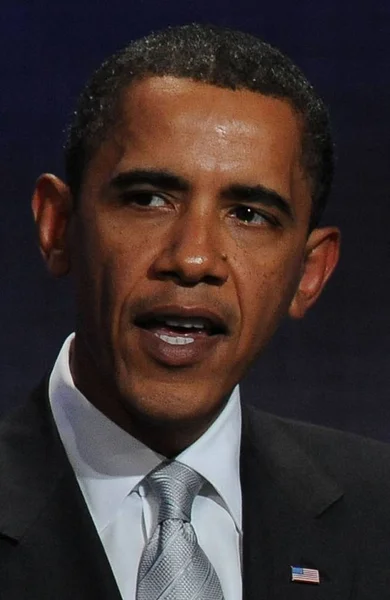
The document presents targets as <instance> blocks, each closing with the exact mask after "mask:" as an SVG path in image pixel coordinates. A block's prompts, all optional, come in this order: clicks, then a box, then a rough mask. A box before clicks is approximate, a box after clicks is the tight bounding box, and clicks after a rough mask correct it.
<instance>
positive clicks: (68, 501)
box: [0, 385, 120, 600]
mask: <svg viewBox="0 0 390 600" xmlns="http://www.w3.org/2000/svg"><path fill="white" fill-rule="evenodd" d="M0 437H1V447H0V482H1V486H0V562H1V563H2V565H5V566H6V567H7V569H8V570H9V578H8V580H9V582H12V583H10V593H9V595H5V594H4V598H6V599H7V600H8V598H12V599H13V598H15V599H16V598H19V597H24V596H23V591H22V589H21V590H19V591H17V589H18V588H17V586H18V585H24V586H26V585H29V587H30V589H32V590H34V595H35V596H36V597H42V598H56V600H70V599H72V600H79V599H80V600H81V599H83V600H85V599H86V598H94V600H103V599H106V598H112V599H115V598H118V600H119V598H120V594H119V591H118V588H117V586H116V583H115V580H114V577H113V574H112V571H111V568H110V565H109V563H108V560H107V558H106V555H105V552H104V549H103V546H102V544H101V542H100V540H99V537H98V534H97V532H96V529H95V527H94V524H93V522H92V519H91V517H90V514H89V511H88V509H87V507H86V504H85V502H84V499H83V497H82V494H81V491H80V489H79V486H78V484H77V481H76V478H75V476H74V473H73V470H72V468H71V466H70V464H69V462H68V459H67V457H66V454H65V451H64V449H63V446H62V444H61V442H60V439H59V436H58V434H57V430H56V427H55V424H54V422H53V419H52V417H51V413H50V411H49V409H48V402H47V393H46V385H42V386H41V387H40V388H39V390H38V391H37V392H36V393H35V395H34V397H33V401H32V402H30V403H29V404H28V405H27V406H26V407H23V408H22V409H20V410H19V411H17V412H16V413H15V414H14V415H13V416H12V417H9V418H7V419H6V420H5V421H4V422H3V423H2V424H1V436H0ZM1 538H3V539H1ZM58 540H60V543H58ZM11 555H12V556H11ZM38 557H39V560H38V561H37V558H38ZM13 570H14V573H15V574H14V576H13V577H12V573H13ZM21 570H23V573H24V577H23V583H20V584H19V583H18V579H20V578H18V576H17V573H18V572H19V573H20V572H21ZM15 586H16V588H15Z"/></svg>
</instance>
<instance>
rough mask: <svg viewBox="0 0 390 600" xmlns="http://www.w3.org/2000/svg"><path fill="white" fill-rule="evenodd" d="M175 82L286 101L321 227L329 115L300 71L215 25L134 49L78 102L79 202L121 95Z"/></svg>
mask: <svg viewBox="0 0 390 600" xmlns="http://www.w3.org/2000/svg"><path fill="white" fill-rule="evenodd" d="M164 75H170V76H174V77H178V78H189V79H192V80H194V81H199V82H202V83H207V84H210V85H215V86H218V87H222V88H228V89H232V90H242V89H245V90H250V91H253V92H258V93H260V94H263V95H265V96H272V97H274V98H279V99H283V100H285V101H287V102H288V103H289V104H290V105H291V107H292V108H293V109H294V111H295V112H296V113H297V115H298V117H299V118H300V120H301V123H302V166H303V168H304V170H305V173H306V174H307V176H308V178H309V181H310V183H311V190H312V202H313V207H312V216H311V224H310V225H311V228H312V227H314V226H316V224H317V223H318V221H319V219H320V217H321V214H322V212H323V209H324V207H325V204H326V201H327V197H328V195H329V191H330V188H331V183H332V178H333V167H334V159H333V142H332V136H331V131H330V123H329V116H328V111H327V109H326V107H325V105H324V103H323V101H322V100H321V99H320V98H319V97H318V95H317V94H316V93H315V92H314V90H313V87H312V86H311V84H310V83H309V82H308V80H307V79H306V77H305V76H304V75H303V73H302V72H301V70H300V69H299V68H298V67H297V66H296V65H294V64H293V63H292V62H291V60H290V59H289V58H288V57H286V56H285V55H284V54H282V53H281V52H280V51H279V50H277V49H276V48H274V47H272V46H270V45H269V44H267V43H266V42H264V41H262V40H261V39H259V38H257V37H254V36H252V35H249V34H247V33H243V32H240V31H233V30H231V29H225V28H220V27H215V26H213V25H200V24H191V25H182V26H179V27H169V28H167V29H165V30H163V31H160V32H157V33H151V34H150V35H148V36H146V37H144V38H142V39H139V40H136V41H133V42H131V43H130V44H129V45H128V46H127V47H126V48H124V49H123V50H121V51H120V52H118V53H117V54H115V55H113V56H111V57H110V58H108V59H107V60H106V61H105V62H104V63H103V64H102V65H101V67H100V68H99V69H98V70H97V71H96V72H95V73H94V74H93V76H92V78H91V79H90V81H89V82H88V83H87V85H86V87H85V89H84V90H83V92H82V93H81V95H80V98H79V101H78V105H77V109H76V111H75V113H74V116H73V120H72V123H71V125H70V127H69V129H68V136H67V141H66V144H65V168H66V178H67V183H68V185H69V187H70V189H71V192H72V194H73V195H74V197H75V198H77V197H78V194H79V192H80V187H81V184H82V181H83V176H84V173H85V170H86V167H87V165H88V162H89V160H90V159H91V157H92V156H93V154H94V152H95V151H96V150H97V148H98V147H99V145H100V144H101V143H102V141H103V140H104V139H105V138H106V137H107V136H108V135H109V133H110V131H111V128H112V127H113V126H114V124H115V122H116V119H117V118H118V111H119V110H120V104H121V102H120V100H121V97H122V92H123V90H124V89H125V88H127V87H128V86H129V85H130V84H131V83H132V82H133V81H136V80H140V79H143V78H146V77H149V76H164Z"/></svg>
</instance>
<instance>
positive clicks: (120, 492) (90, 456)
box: [49, 334, 242, 532]
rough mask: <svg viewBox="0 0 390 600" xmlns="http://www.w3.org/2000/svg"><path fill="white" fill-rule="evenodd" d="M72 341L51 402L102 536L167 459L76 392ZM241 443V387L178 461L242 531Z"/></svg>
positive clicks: (54, 376) (57, 369)
mask: <svg viewBox="0 0 390 600" xmlns="http://www.w3.org/2000/svg"><path fill="white" fill-rule="evenodd" d="M73 337H74V334H72V335H71V336H69V337H68V338H67V339H66V341H65V342H64V345H63V347H62V349H61V351H60V353H59V355H58V358H57V360H56V362H55V365H54V368H53V371H52V373H51V376H50V380H49V399H50V405H51V409H52V412H53V416H54V420H55V422H56V425H57V428H58V432H59V435H60V438H61V440H62V443H63V445H64V447H65V450H66V452H67V455H68V458H69V461H70V463H71V465H72V467H73V469H74V471H75V474H76V477H77V480H78V482H79V485H80V488H81V490H82V492H83V494H84V497H85V500H86V502H87V505H88V508H89V510H90V512H91V514H92V516H93V518H94V521H95V523H96V526H97V529H98V531H99V532H101V531H103V529H104V528H105V527H106V526H107V525H108V524H109V522H110V521H111V520H112V519H113V517H114V516H115V514H116V512H117V510H118V509H119V507H120V505H121V504H122V502H123V500H124V499H125V498H126V496H128V494H129V493H130V492H131V491H132V490H133V489H134V488H135V487H136V486H137V485H138V484H139V482H140V481H141V480H142V479H143V478H144V477H145V476H146V475H147V474H148V473H149V472H150V471H151V470H152V469H154V468H155V467H156V466H157V465H158V464H159V463H160V462H161V461H162V460H163V459H164V457H163V456H161V455H160V454H158V453H157V452H154V451H153V450H151V449H150V448H148V447H147V446H145V444H143V443H142V442H140V441H139V440H137V439H136V438H134V437H133V436H131V435H130V434H129V433H127V432H125V431H124V430H123V429H121V428H120V427H119V426H118V425H116V424H115V423H113V422H112V421H110V419H108V418H107V417H106V416H105V415H104V414H103V413H101V412H100V411H99V410H97V409H96V408H95V407H94V406H93V405H92V404H91V403H90V402H89V401H88V400H87V398H86V397H85V396H84V395H83V394H82V393H81V392H80V391H79V390H78V389H77V388H76V387H75V385H74V382H73V378H72V375H71V372H70V367H69V351H70V346H71V343H72V340H73ZM240 439H241V408H240V396H239V389H238V386H237V387H236V388H235V389H234V391H233V393H232V394H231V396H230V398H229V400H228V402H227V404H226V406H225V408H224V409H223V411H222V412H221V414H220V415H219V416H218V418H217V419H216V420H215V421H214V423H213V424H212V425H211V426H210V427H209V429H208V430H207V431H206V432H205V433H204V434H203V435H202V436H201V437H200V438H199V439H198V440H197V441H196V442H195V443H194V444H192V445H191V446H189V447H188V448H187V449H186V450H184V451H183V452H182V453H181V454H180V455H179V456H177V460H180V461H181V462H183V463H184V464H187V465H188V466H190V467H192V468H193V469H195V470H196V471H197V472H198V473H200V474H201V475H202V476H203V477H204V478H205V479H206V480H207V481H208V482H209V483H210V484H211V485H212V486H213V488H214V489H215V490H216V492H217V493H218V494H219V496H220V497H221V499H222V502H223V504H224V505H225V507H226V509H227V510H228V511H229V513H230V514H231V516H232V518H233V520H234V522H235V525H236V527H237V528H238V530H240V531H241V522H242V515H241V487H240V477H239V453H240Z"/></svg>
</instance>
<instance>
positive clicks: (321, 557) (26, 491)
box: [0, 386, 390, 600]
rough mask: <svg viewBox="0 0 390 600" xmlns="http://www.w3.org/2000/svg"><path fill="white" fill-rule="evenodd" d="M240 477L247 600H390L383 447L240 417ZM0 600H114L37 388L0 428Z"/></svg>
mask: <svg viewBox="0 0 390 600" xmlns="http://www.w3.org/2000/svg"><path fill="white" fill-rule="evenodd" d="M241 470H242V472H241V476H242V492H243V514H244V561H243V579H244V600H271V599H273V600H276V599H277V600H289V599H298V598H299V599H304V600H305V599H309V598H310V599H313V600H319V599H325V598H326V599H328V600H338V599H344V600H345V599H349V600H385V599H386V600H389V598H390V447H388V446H387V445H384V444H380V443H377V442H373V441H369V440H363V439H361V438H358V437H357V436H351V435H346V434H342V433H339V432H335V431H331V430H326V429H323V428H319V427H314V426H311V425H303V424H299V423H294V422H289V421H286V420H283V419H280V418H277V417H274V416H271V415H267V414H264V413H261V412H259V411H257V410H255V409H252V408H249V407H245V406H244V407H243V435H242V451H241ZM221 552H223V548H221ZM291 566H303V567H307V568H312V569H317V570H318V571H319V572H320V577H321V583H320V584H310V583H296V582H291ZM0 598H1V600H27V599H28V600H35V599H37V600H38V599H39V600H81V599H83V600H85V599H89V598H90V599H93V600H103V599H104V600H107V599H110V600H119V598H120V596H119V592H118V589H117V586H116V583H115V580H114V577H113V575H112V572H111V569H110V566H109V563H108V561H107V558H106V555H105V553H104V550H103V547H102V545H101V543H100V540H99V538H98V535H97V532H96V530H95V527H94V525H93V523H92V520H91V517H90V515H89V512H88V509H87V508H86V505H85V503H84V500H83V497H82V494H81V492H80V490H79V487H78V484H77V481H76V479H75V476H74V474H73V471H72V469H71V467H70V464H69V462H68V460H67V457H66V455H65V452H64V450H63V447H62V444H61V442H60V440H59V437H58V434H57V432H56V429H55V426H54V423H53V420H52V417H51V413H50V411H49V410H48V403H47V397H46V389H45V387H42V386H41V388H40V389H39V390H38V391H37V392H36V393H35V394H34V396H33V399H32V401H31V402H30V403H29V404H28V405H26V406H25V407H23V408H21V409H18V410H17V411H16V412H15V413H13V414H12V415H11V416H9V417H7V418H6V419H5V420H4V421H3V422H2V424H1V425H0Z"/></svg>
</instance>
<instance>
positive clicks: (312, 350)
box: [0, 0, 390, 440]
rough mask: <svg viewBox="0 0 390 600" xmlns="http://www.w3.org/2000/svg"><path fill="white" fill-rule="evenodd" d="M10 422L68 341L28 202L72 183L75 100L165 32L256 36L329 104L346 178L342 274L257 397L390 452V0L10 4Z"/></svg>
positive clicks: (261, 371) (289, 333) (0, 364)
mask: <svg viewBox="0 0 390 600" xmlns="http://www.w3.org/2000/svg"><path fill="white" fill-rule="evenodd" d="M0 17H1V22H0V27H1V29H0V40H1V50H2V51H1V58H0V60H1V140H2V144H1V159H0V169H1V191H2V201H1V204H0V206H1V208H0V211H1V214H0V217H1V218H0V248H1V257H2V260H1V267H0V269H1V271H0V276H1V301H0V302H1V316H0V319H1V321H0V325H1V341H0V356H1V361H0V377H1V382H2V394H1V397H0V412H5V411H6V410H8V409H9V408H10V407H11V406H12V405H14V404H16V403H17V402H20V401H21V400H22V399H23V397H25V395H26V393H27V390H29V388H30V387H31V385H33V384H34V383H35V382H36V381H37V380H38V379H39V378H40V376H41V374H42V373H43V372H44V371H45V369H46V368H48V367H49V366H50V364H51V362H52V360H53V359H54V357H55V355H56V352H57V351H58V348H59V346H60V344H61V341H62V339H63V337H64V336H65V335H66V334H67V333H68V332H69V331H70V330H71V329H72V320H73V319H72V301H71V293H70V289H69V283H67V282H66V281H65V282H57V281H51V280H50V279H49V277H48V276H47V275H46V273H45V270H44V267H43V265H42V264H41V260H40V257H39V252H38V250H37V247H36V241H35V238H34V231H33V226H32V220H31V217H30V207H29V201H30V195H31V190H32V187H33V184H34V180H35V179H36V177H37V176H38V175H39V174H40V173H41V172H42V171H47V170H48V171H53V172H55V173H56V174H59V175H61V174H62V173H63V166H62V150H61V146H62V142H63V129H64V127H65V124H66V122H67V117H68V115H69V114H70V112H71V111H72V108H73V105H74V101H75V98H76V96H77V94H78V92H79V90H80V88H81V86H82V85H83V83H84V81H85V79H86V78H87V77H88V76H89V74H90V73H91V71H92V69H93V68H95V67H97V66H98V65H99V63H100V62H101V60H102V59H103V58H104V57H105V56H106V55H108V54H110V53H112V52H113V51H115V50H117V49H119V48H120V47H122V46H123V45H125V44H126V43H127V42H128V41H129V40H130V39H132V38H134V37H138V36H140V35H142V34H145V33H147V32H149V31H150V30H151V29H155V28H162V27H164V26H166V25H169V24H178V23H185V22H190V21H203V22H205V21H206V22H212V23H216V24H219V25H226V26H230V27H235V28H239V29H243V30H245V31H248V32H251V33H255V34H258V35H260V36H261V37H263V38H265V39H266V40H267V41H269V42H271V43H273V44H275V45H277V46H279V47H280V48H281V49H282V50H283V51H285V52H286V53H287V54H289V55H290V56H291V57H292V58H293V59H294V60H295V61H296V62H297V63H298V64H299V65H300V66H301V67H302V68H303V70H304V71H305V72H306V74H307V75H308V76H309V79H311V81H312V82H313V83H314V84H315V85H316V87H317V89H318V90H319V92H320V93H321V94H322V96H323V97H324V99H325V100H326V102H327V103H328V104H329V106H330V110H331V114H332V118H333V124H334V131H335V138H336V143H337V148H338V169H337V176H336V181H335V187H334V192H333V194H332V200H331V206H330V207H329V210H328V212H327V217H326V222H332V223H336V224H338V225H339V226H340V227H341V229H342V231H343V252H342V259H341V264H340V266H339V268H338V272H337V274H336V276H335V277H334V279H333V281H332V282H331V284H330V285H329V286H328V288H327V290H326V292H325V294H324V296H323V298H322V299H321V300H320V302H319V303H318V305H317V306H316V307H315V308H314V309H313V310H312V312H311V313H310V314H309V315H308V317H307V318H306V319H305V320H304V321H302V322H298V323H296V322H294V323H287V322H286V323H285V324H284V325H283V326H282V328H281V329H280V331H279V333H278V334H277V336H276V338H275V339H274V341H273V342H272V343H271V345H270V346H269V348H268V349H267V351H266V352H265V354H264V355H263V357H262V358H261V359H260V360H259V361H258V363H257V364H256V365H255V366H254V367H253V369H252V371H251V373H250V375H249V377H248V381H247V382H246V386H247V387H248V388H249V390H250V393H251V397H252V400H253V401H254V402H256V403H257V404H258V405H260V406H262V407H264V408H265V409H267V410H271V411H273V412H276V413H280V414H284V415H288V416H295V417H298V418H301V419H305V420H310V421H313V422H319V423H324V424H328V425H333V426H335V427H339V428H343V429H349V430H353V431H358V432H361V433H364V434H367V435H370V436H373V437H378V438H382V439H385V440H390V401H389V388H390V361H389V356H388V351H387V348H388V344H389V340H390V317H389V314H390V311H389V305H390V285H389V268H388V264H389V242H390V231H389V223H390V198H389V171H390V164H389V159H390V141H389V140H390V68H389V67H390V2H388V0H382V1H376V2H375V1H372V2H369V1H368V0H365V1H363V2H360V3H347V2H345V3H343V2H340V0H327V1H326V2H325V1H317V2H315V1H313V0H311V1H309V0H303V1H299V0H296V1H295V2H294V1H290V2H287V1H286V2H280V1H274V2H267V3H265V2H264V3H262V2H258V1H257V2H255V1H252V2H250V1H249V0H241V1H240V2H228V1H226V0H225V1H221V0H217V1H216V0H214V2H212V1H210V0H208V1H206V0H198V1H192V0H176V1H173V0H153V1H152V0H144V1H142V0H132V1H127V2H125V1H122V2H117V1H112V0H111V1H109V2H92V1H88V0H84V1H81V0H80V1H79V2H70V1H67V2H64V1H61V0H59V1H57V2H56V3H54V2H45V3H44V2H34V1H33V0H32V1H28V0H25V1H20V0H19V1H18V0H2V3H1V8H0Z"/></svg>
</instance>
